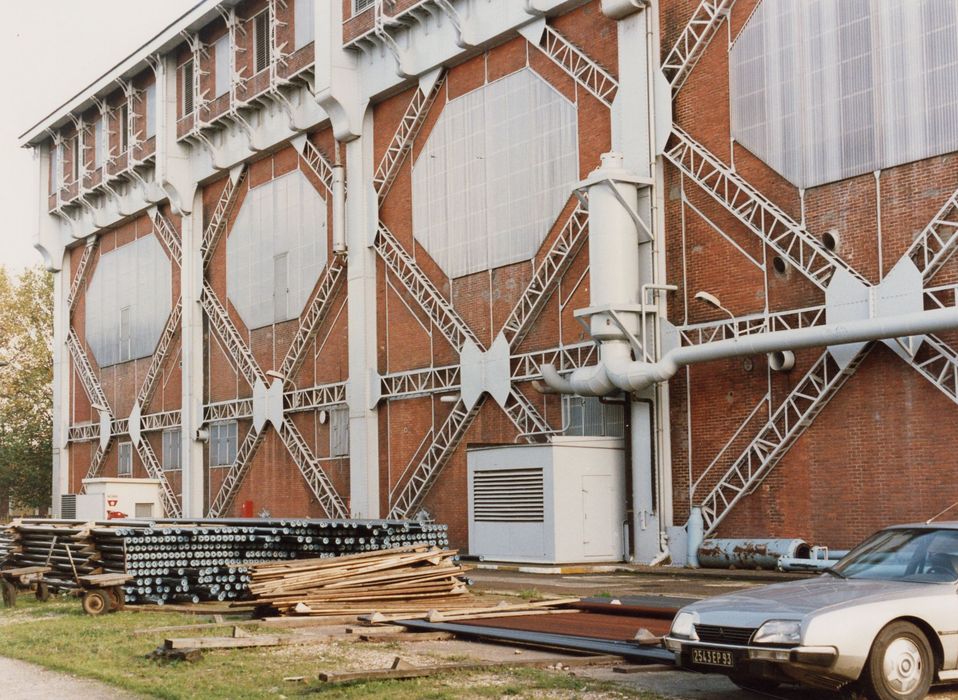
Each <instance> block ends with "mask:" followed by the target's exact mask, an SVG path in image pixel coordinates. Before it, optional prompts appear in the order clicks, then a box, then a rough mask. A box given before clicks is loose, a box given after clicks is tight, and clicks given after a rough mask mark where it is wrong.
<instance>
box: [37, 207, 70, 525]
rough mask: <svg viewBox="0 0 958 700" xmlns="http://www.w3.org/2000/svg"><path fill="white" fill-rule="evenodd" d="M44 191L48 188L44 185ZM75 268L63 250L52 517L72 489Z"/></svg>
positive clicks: (57, 294)
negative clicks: (70, 341)
mask: <svg viewBox="0 0 958 700" xmlns="http://www.w3.org/2000/svg"><path fill="white" fill-rule="evenodd" d="M42 191H44V192H45V191H46V188H44V189H43V190H42ZM72 274H73V270H72V269H71V266H70V254H69V252H64V253H63V267H62V268H61V269H60V271H59V272H54V273H53V439H52V445H53V517H55V518H59V517H61V513H60V500H61V499H60V497H61V496H62V495H63V494H65V493H69V492H70V444H69V443H68V442H67V432H68V430H69V428H70V422H71V421H70V417H71V416H70V378H71V377H72V376H73V372H71V371H70V354H69V353H68V352H67V346H66V337H67V331H68V329H69V326H70V306H69V304H68V303H67V296H68V295H69V293H70V280H71V276H72Z"/></svg>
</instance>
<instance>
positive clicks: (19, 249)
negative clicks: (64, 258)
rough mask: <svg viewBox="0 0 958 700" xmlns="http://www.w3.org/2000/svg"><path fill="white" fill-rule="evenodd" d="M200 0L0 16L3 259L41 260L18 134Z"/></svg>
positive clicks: (71, 1) (70, 1)
mask: <svg viewBox="0 0 958 700" xmlns="http://www.w3.org/2000/svg"><path fill="white" fill-rule="evenodd" d="M195 4H197V0H82V1H80V2H78V1H77V0H28V1H27V2H17V3H12V2H11V3H5V7H6V17H5V19H4V21H3V22H0V86H2V87H3V90H4V91H5V95H4V96H5V99H4V100H3V103H2V104H3V107H2V109H0V210H2V219H0V221H2V227H0V265H3V266H5V267H6V268H7V269H8V270H10V271H12V272H19V271H20V270H21V269H23V268H24V267H27V266H31V265H35V264H39V263H40V262H41V258H40V254H39V253H37V252H36V250H34V248H33V235H34V232H35V230H36V222H37V204H36V201H37V200H36V192H35V190H34V181H33V161H32V156H31V152H30V151H29V150H26V149H20V148H19V147H18V145H17V138H18V137H19V136H20V134H22V133H24V132H25V131H26V130H27V129H29V128H30V127H31V126H33V125H34V124H36V123H37V122H38V121H40V120H41V119H42V118H43V117H44V116H46V115H47V114H49V113H50V112H52V111H53V110H54V109H56V108H57V107H59V106H60V105H61V104H63V103H64V102H66V101H67V99H68V98H70V97H72V96H73V95H75V94H76V93H77V92H79V91H80V90H81V89H82V88H84V87H86V86H87V85H89V84H90V83H92V82H93V81H94V80H96V79H97V78H98V77H100V76H101V75H102V74H103V73H105V72H106V71H107V70H108V69H109V68H111V67H112V66H114V65H115V64H117V63H119V62H120V61H121V60H122V59H124V58H125V57H126V56H128V55H129V54H131V53H132V52H133V51H134V50H135V49H137V48H139V47H140V46H141V45H142V44H144V43H146V41H147V40H148V39H150V38H152V37H153V36H154V35H156V34H158V33H159V32H160V30H161V29H163V28H164V27H166V26H167V25H168V24H169V23H170V22H171V21H173V20H174V19H176V18H177V17H179V16H180V15H182V14H183V13H184V12H185V11H186V10H187V9H189V8H190V7H192V6H193V5H195Z"/></svg>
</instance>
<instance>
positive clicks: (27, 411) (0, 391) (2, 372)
mask: <svg viewBox="0 0 958 700" xmlns="http://www.w3.org/2000/svg"><path fill="white" fill-rule="evenodd" d="M4 363H5V364H4ZM0 365H2V366H0V517H2V516H4V515H6V510H7V507H9V505H12V506H14V507H22V508H28V509H34V508H38V509H41V510H43V511H45V510H46V509H47V508H48V507H49V505H50V484H51V482H50V469H51V463H52V453H53V449H52V448H53V445H52V434H51V430H52V424H53V415H52V414H53V276H52V275H50V274H49V273H47V272H44V271H43V270H41V269H40V268H35V269H29V270H25V271H24V272H23V273H21V274H20V275H19V276H17V277H14V276H12V275H10V274H9V273H8V272H7V271H6V270H5V269H4V268H2V267H0Z"/></svg>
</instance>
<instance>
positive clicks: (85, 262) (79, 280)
mask: <svg viewBox="0 0 958 700" xmlns="http://www.w3.org/2000/svg"><path fill="white" fill-rule="evenodd" d="M99 247H100V237H99V236H91V237H90V238H88V239H87V242H86V245H85V246H84V248H83V254H82V255H81V256H80V263H79V264H78V265H77V271H76V274H74V275H73V283H72V284H71V285H70V294H69V295H68V296H67V308H68V309H69V310H70V315H71V316H72V315H73V307H74V306H76V302H77V295H78V294H79V293H80V287H82V286H83V285H84V284H85V283H86V278H87V276H88V275H89V272H90V265H91V262H92V260H93V257H94V255H96V251H97V248H99Z"/></svg>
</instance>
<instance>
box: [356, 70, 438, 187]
mask: <svg viewBox="0 0 958 700" xmlns="http://www.w3.org/2000/svg"><path fill="white" fill-rule="evenodd" d="M445 84H446V74H445V71H444V72H443V73H442V74H441V75H440V76H439V78H438V79H437V80H436V81H435V82H434V83H433V85H432V88H431V89H430V90H429V92H425V91H423V90H422V88H417V89H416V92H415V94H413V96H412V100H410V101H409V105H408V106H407V107H406V111H405V112H404V113H403V116H402V119H400V120H399V128H398V129H396V133H395V134H393V137H392V140H391V141H390V142H389V145H388V146H387V147H386V152H385V153H384V154H383V157H382V159H380V161H379V165H378V166H377V168H376V172H375V174H373V188H374V189H375V190H376V194H377V195H378V197H379V201H380V202H382V201H383V200H384V199H386V195H387V194H389V190H390V189H391V188H392V185H393V182H395V180H396V176H397V175H398V174H399V170H400V168H401V167H402V164H403V161H404V160H405V159H406V154H407V153H408V152H409V151H410V150H411V149H412V145H413V142H414V141H415V140H416V137H417V136H418V135H419V132H420V130H421V129H422V125H423V123H425V121H426V116H427V115H428V114H429V110H430V108H431V107H432V105H433V103H434V102H435V101H436V98H437V97H438V96H439V93H440V92H441V91H442V88H443V86H444V85H445Z"/></svg>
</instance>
